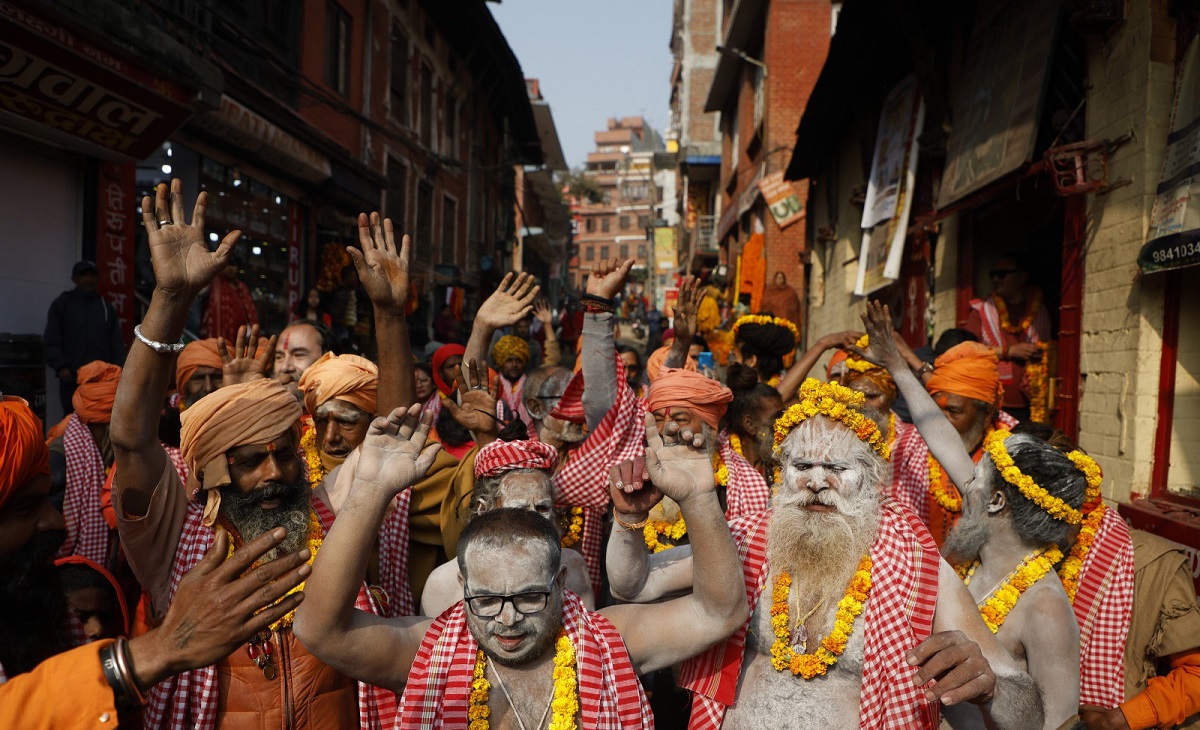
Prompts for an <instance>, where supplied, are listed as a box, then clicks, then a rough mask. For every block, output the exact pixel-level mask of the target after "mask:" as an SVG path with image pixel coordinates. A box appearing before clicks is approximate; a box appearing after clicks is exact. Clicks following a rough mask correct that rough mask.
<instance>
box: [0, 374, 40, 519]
mask: <svg viewBox="0 0 1200 730" xmlns="http://www.w3.org/2000/svg"><path fill="white" fill-rule="evenodd" d="M43 439H44V437H43V436H42V422H41V421H40V420H39V419H38V417H37V416H35V415H33V411H31V410H29V403H27V402H26V401H25V399H24V398H18V397H16V396H15V395H6V396H3V398H2V399H0V508H2V507H4V503H5V502H7V501H8V498H9V497H10V496H12V493H13V491H15V490H16V489H17V487H20V486H21V485H23V484H25V483H26V482H28V481H29V480H30V479H32V478H33V477H35V476H37V475H38V474H49V473H50V449H49V448H47V447H46V442H45V441H44V440H43Z"/></svg>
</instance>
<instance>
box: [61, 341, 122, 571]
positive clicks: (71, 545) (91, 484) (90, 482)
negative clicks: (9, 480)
mask: <svg viewBox="0 0 1200 730" xmlns="http://www.w3.org/2000/svg"><path fill="white" fill-rule="evenodd" d="M120 379H121V368H120V367H119V366H117V365H111V364H109V363H106V362H101V361H100V360H96V361H95V362H90V363H88V364H86V365H84V366H83V367H81V368H79V374H78V377H77V380H78V383H79V384H78V387H76V389H75V395H74V396H72V404H73V405H74V406H75V412H74V413H72V414H71V415H69V416H67V418H66V419H65V420H64V421H63V422H62V423H61V424H59V425H58V426H55V427H54V428H53V429H52V430H51V432H50V437H51V441H50V449H51V450H52V451H56V452H58V453H61V454H63V456H64V457H65V460H66V477H67V480H66V485H65V491H64V496H63V516H64V517H65V518H66V522H67V539H66V540H65V541H64V542H63V544H62V548H61V549H60V550H59V556H67V555H81V556H83V557H85V558H87V559H88V560H91V561H93V562H95V563H98V564H100V565H103V566H105V567H108V568H112V567H113V558H114V557H115V547H116V544H115V539H114V538H115V537H116V535H115V534H114V533H113V531H112V530H111V529H110V527H109V525H108V522H106V521H105V519H104V516H103V514H102V513H101V509H102V506H101V491H102V489H103V487H104V482H105V479H106V477H107V475H108V474H107V472H108V470H109V469H110V468H111V467H112V465H113V448H112V442H111V441H110V440H109V427H108V424H109V420H110V419H111V417H112V409H113V398H114V397H115V396H116V393H117V382H118V381H119V380H120Z"/></svg>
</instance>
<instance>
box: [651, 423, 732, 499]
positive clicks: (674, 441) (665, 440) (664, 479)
mask: <svg viewBox="0 0 1200 730" xmlns="http://www.w3.org/2000/svg"><path fill="white" fill-rule="evenodd" d="M706 445H707V444H706V442H705V438H704V435H703V434H700V433H692V431H691V430H689V429H683V430H682V431H681V430H680V429H679V426H678V425H677V424H676V423H674V422H668V423H667V425H666V426H665V427H664V428H663V434H662V435H661V436H660V435H659V433H658V427H657V426H656V425H655V423H654V416H652V415H650V414H649V413H647V414H646V473H647V474H648V475H649V476H650V481H651V482H653V483H654V486H655V487H657V488H658V490H659V491H660V492H662V493H663V494H665V495H666V496H668V497H670V498H671V499H673V500H675V501H676V502H678V503H680V504H682V503H683V502H685V501H687V500H688V499H689V498H691V497H693V496H695V495H697V494H703V493H705V492H711V491H713V490H714V489H716V488H717V482H716V479H715V477H714V476H713V468H712V460H711V459H710V458H709V455H708V451H707V449H706V448H705V447H706Z"/></svg>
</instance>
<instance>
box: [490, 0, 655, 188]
mask: <svg viewBox="0 0 1200 730" xmlns="http://www.w3.org/2000/svg"><path fill="white" fill-rule="evenodd" d="M487 6H488V8H490V9H491V11H492V15H493V16H494V17H495V18H496V22H497V23H499V25H500V29H501V30H503V31H504V36H505V38H507V39H508V45H509V46H510V47H512V49H513V52H514V53H516V54H517V60H518V61H520V62H521V70H522V71H523V72H524V74H525V77H526V78H534V79H538V80H539V81H540V83H541V89H542V96H543V97H545V99H546V101H547V102H549V104H550V110H551V111H552V112H553V113H554V126H555V127H556V128H557V129H558V138H559V140H560V141H561V142H562V148H563V154H564V155H566V158H567V164H568V165H570V166H571V167H576V166H578V165H582V164H583V163H584V161H585V160H586V159H587V153H588V152H589V151H590V150H591V149H592V148H593V146H594V145H593V143H592V135H593V134H594V133H595V132H596V131H597V130H599V129H603V128H604V125H605V122H606V121H607V120H608V118H609V117H614V116H616V117H623V116H637V115H639V114H640V115H642V116H644V117H645V118H646V120H647V122H648V123H649V124H650V126H652V127H653V128H654V129H656V130H658V132H659V134H662V133H663V132H664V131H665V129H666V126H667V122H668V121H669V116H668V115H669V106H668V101H669V96H670V93H671V89H670V84H671V49H670V46H669V43H670V40H671V6H672V2H671V0H503V2H502V3H494V2H489V3H488V4H487Z"/></svg>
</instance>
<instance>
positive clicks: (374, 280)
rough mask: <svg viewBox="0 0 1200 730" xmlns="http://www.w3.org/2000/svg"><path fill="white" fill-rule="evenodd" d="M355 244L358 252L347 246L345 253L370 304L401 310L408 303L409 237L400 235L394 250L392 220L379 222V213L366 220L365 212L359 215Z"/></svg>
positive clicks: (410, 254)
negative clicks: (359, 247)
mask: <svg viewBox="0 0 1200 730" xmlns="http://www.w3.org/2000/svg"><path fill="white" fill-rule="evenodd" d="M358 244H359V245H360V246H362V250H361V251H359V250H358V249H357V248H354V247H353V246H347V247H346V252H347V253H349V254H350V258H351V259H352V260H353V261H354V268H355V269H358V279H359V281H360V282H362V287H363V289H364V290H365V291H366V292H367V296H369V297H370V298H371V303H372V304H374V305H375V306H376V307H379V308H380V309H392V310H398V311H403V309H404V304H405V302H407V301H408V293H409V289H408V281H409V277H408V272H409V264H410V262H411V261H412V240H411V239H410V238H409V237H408V235H404V236H402V237H401V239H400V247H399V248H397V247H396V233H395V231H394V230H393V229H392V219H391V218H384V219H383V221H382V223H380V219H379V213H372V214H371V215H370V217H369V218H368V216H367V214H366V213H359V214H358Z"/></svg>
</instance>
